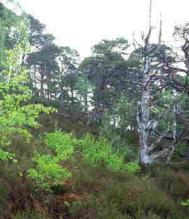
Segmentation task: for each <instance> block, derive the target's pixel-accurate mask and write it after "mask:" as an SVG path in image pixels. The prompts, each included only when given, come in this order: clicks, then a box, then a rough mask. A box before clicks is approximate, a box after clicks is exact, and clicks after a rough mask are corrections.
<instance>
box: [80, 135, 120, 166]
mask: <svg viewBox="0 0 189 219" xmlns="http://www.w3.org/2000/svg"><path fill="white" fill-rule="evenodd" d="M78 143H79V145H80V147H81V151H82V156H83V158H84V160H85V161H86V162H88V163H89V164H91V165H99V164H102V163H104V164H105V165H107V166H108V167H110V168H112V169H115V170H120V169H124V160H123V156H121V155H120V154H118V153H115V152H113V149H112V147H111V146H110V145H109V144H108V142H107V140H106V139H104V138H100V139H99V140H95V139H94V138H93V137H92V136H91V135H89V134H87V135H86V136H85V137H84V138H83V139H82V140H80V141H78Z"/></svg>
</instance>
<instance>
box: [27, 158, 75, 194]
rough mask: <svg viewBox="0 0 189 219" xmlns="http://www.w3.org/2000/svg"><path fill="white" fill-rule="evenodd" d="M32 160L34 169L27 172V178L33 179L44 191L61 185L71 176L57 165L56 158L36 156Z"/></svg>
mask: <svg viewBox="0 0 189 219" xmlns="http://www.w3.org/2000/svg"><path fill="white" fill-rule="evenodd" d="M33 160H34V162H35V168H33V169H30V170H29V171H28V177H30V178H32V179H34V180H35V181H36V183H37V184H38V186H39V187H40V188H42V189H44V190H50V187H51V186H56V185H63V183H64V181H65V180H66V179H67V178H69V177H70V176H71V173H70V172H69V171H68V170H67V169H66V168H63V167H62V166H61V165H60V164H59V162H58V160H57V159H56V157H53V156H50V155H39V154H36V155H35V157H34V158H33Z"/></svg>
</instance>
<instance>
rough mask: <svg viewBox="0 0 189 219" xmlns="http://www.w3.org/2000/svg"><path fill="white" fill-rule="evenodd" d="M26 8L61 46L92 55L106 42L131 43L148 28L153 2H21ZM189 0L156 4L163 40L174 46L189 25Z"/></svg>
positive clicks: (157, 0) (156, 1)
mask: <svg viewBox="0 0 189 219" xmlns="http://www.w3.org/2000/svg"><path fill="white" fill-rule="evenodd" d="M17 1H18V2H19V3H20V4H21V6H22V8H23V9H24V10H25V11H26V12H27V13H30V14H32V15H33V16H35V17H36V18H38V19H39V20H40V21H41V22H42V23H44V24H46V26H47V31H48V32H50V33H51V34H53V35H54V36H55V37H56V42H57V44H58V45H61V46H70V47H71V48H73V49H76V50H78V52H79V53H80V54H81V56H83V57H84V56H88V55H90V48H91V47H92V46H93V45H94V44H96V43H98V42H99V41H100V40H102V39H114V38H116V37H125V38H127V39H128V40H130V41H131V39H132V36H133V34H134V35H135V37H136V38H138V37H139V36H140V35H141V32H144V31H145V30H146V28H147V25H148V8H149V0H17ZM188 9H189V0H153V24H154V25H156V27H157V29H158V24H159V20H160V13H161V14H162V20H163V40H164V41H166V42H171V39H172V33H173V27H174V25H175V24H180V23H183V22H186V21H189V12H188Z"/></svg>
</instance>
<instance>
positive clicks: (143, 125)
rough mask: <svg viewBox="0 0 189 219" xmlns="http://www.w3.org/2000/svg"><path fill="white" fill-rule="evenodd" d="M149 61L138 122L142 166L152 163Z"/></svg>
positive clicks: (145, 72) (146, 67)
mask: <svg viewBox="0 0 189 219" xmlns="http://www.w3.org/2000/svg"><path fill="white" fill-rule="evenodd" d="M149 79H150V78H149V60H148V58H146V59H145V62H144V79H143V80H144V81H143V89H142V95H141V102H140V105H139V109H138V115H137V121H138V132H139V145H140V162H141V164H144V165H146V164H149V163H152V160H151V158H150V155H149V151H148V149H149V145H148V140H149V129H148V124H149V122H150V118H149V114H150V86H149V81H150V80H149Z"/></svg>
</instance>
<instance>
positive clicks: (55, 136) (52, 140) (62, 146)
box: [45, 131, 75, 160]
mask: <svg viewBox="0 0 189 219" xmlns="http://www.w3.org/2000/svg"><path fill="white" fill-rule="evenodd" d="M45 143H46V145H47V147H48V148H50V149H52V150H54V151H55V153H56V158H57V159H59V160H66V159H68V158H70V156H71V155H72V154H73V152H74V144H75V139H74V138H73V136H72V135H71V134H66V133H64V132H61V131H55V132H52V133H48V134H46V136H45Z"/></svg>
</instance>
